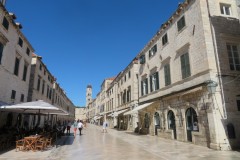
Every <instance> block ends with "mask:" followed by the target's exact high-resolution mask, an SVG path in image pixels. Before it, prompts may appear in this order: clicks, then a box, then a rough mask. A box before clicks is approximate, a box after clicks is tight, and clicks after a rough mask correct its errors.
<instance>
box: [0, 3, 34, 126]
mask: <svg viewBox="0 0 240 160" xmlns="http://www.w3.org/2000/svg"><path fill="white" fill-rule="evenodd" d="M0 23H1V25H0V75H1V76H0V79H1V80H0V105H3V104H16V103H20V102H26V101H27V95H28V84H29V78H30V69H31V59H32V53H33V52H34V49H33V47H32V46H31V44H30V43H29V41H28V40H27V38H26V37H25V36H24V34H23V33H22V32H21V28H22V26H21V24H20V23H17V22H16V16H15V15H14V14H13V13H9V12H8V11H7V10H6V8H5V7H4V6H3V5H2V3H0ZM18 115H19V114H17V113H6V112H1V113H0V127H2V126H3V125H10V126H11V125H15V124H16V122H17V119H18V118H19V116H18ZM6 120H8V121H6Z"/></svg>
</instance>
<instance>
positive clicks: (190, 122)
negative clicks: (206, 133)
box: [186, 108, 198, 131]
mask: <svg viewBox="0 0 240 160" xmlns="http://www.w3.org/2000/svg"><path fill="white" fill-rule="evenodd" d="M186 126H187V130H189V131H198V119H197V113H196V111H195V110H194V109H193V108H188V109H187V111H186Z"/></svg>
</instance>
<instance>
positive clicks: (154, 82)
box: [150, 72, 159, 92]
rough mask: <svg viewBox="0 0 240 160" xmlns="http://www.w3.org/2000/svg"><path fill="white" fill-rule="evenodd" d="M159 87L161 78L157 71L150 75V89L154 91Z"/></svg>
mask: <svg viewBox="0 0 240 160" xmlns="http://www.w3.org/2000/svg"><path fill="white" fill-rule="evenodd" d="M158 89H159V78H158V72H156V73H154V74H152V75H151V76H150V90H151V92H153V91H156V90H158Z"/></svg>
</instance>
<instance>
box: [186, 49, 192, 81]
mask: <svg viewBox="0 0 240 160" xmlns="http://www.w3.org/2000/svg"><path fill="white" fill-rule="evenodd" d="M185 57H186V77H189V76H191V71H190V61H189V55H188V53H186V54H185Z"/></svg>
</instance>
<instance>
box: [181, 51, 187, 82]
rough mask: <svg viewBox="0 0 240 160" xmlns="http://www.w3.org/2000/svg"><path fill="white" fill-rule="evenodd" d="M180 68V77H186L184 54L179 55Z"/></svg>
mask: <svg viewBox="0 0 240 160" xmlns="http://www.w3.org/2000/svg"><path fill="white" fill-rule="evenodd" d="M181 70H182V79H184V78H186V70H185V55H182V56H181Z"/></svg>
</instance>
